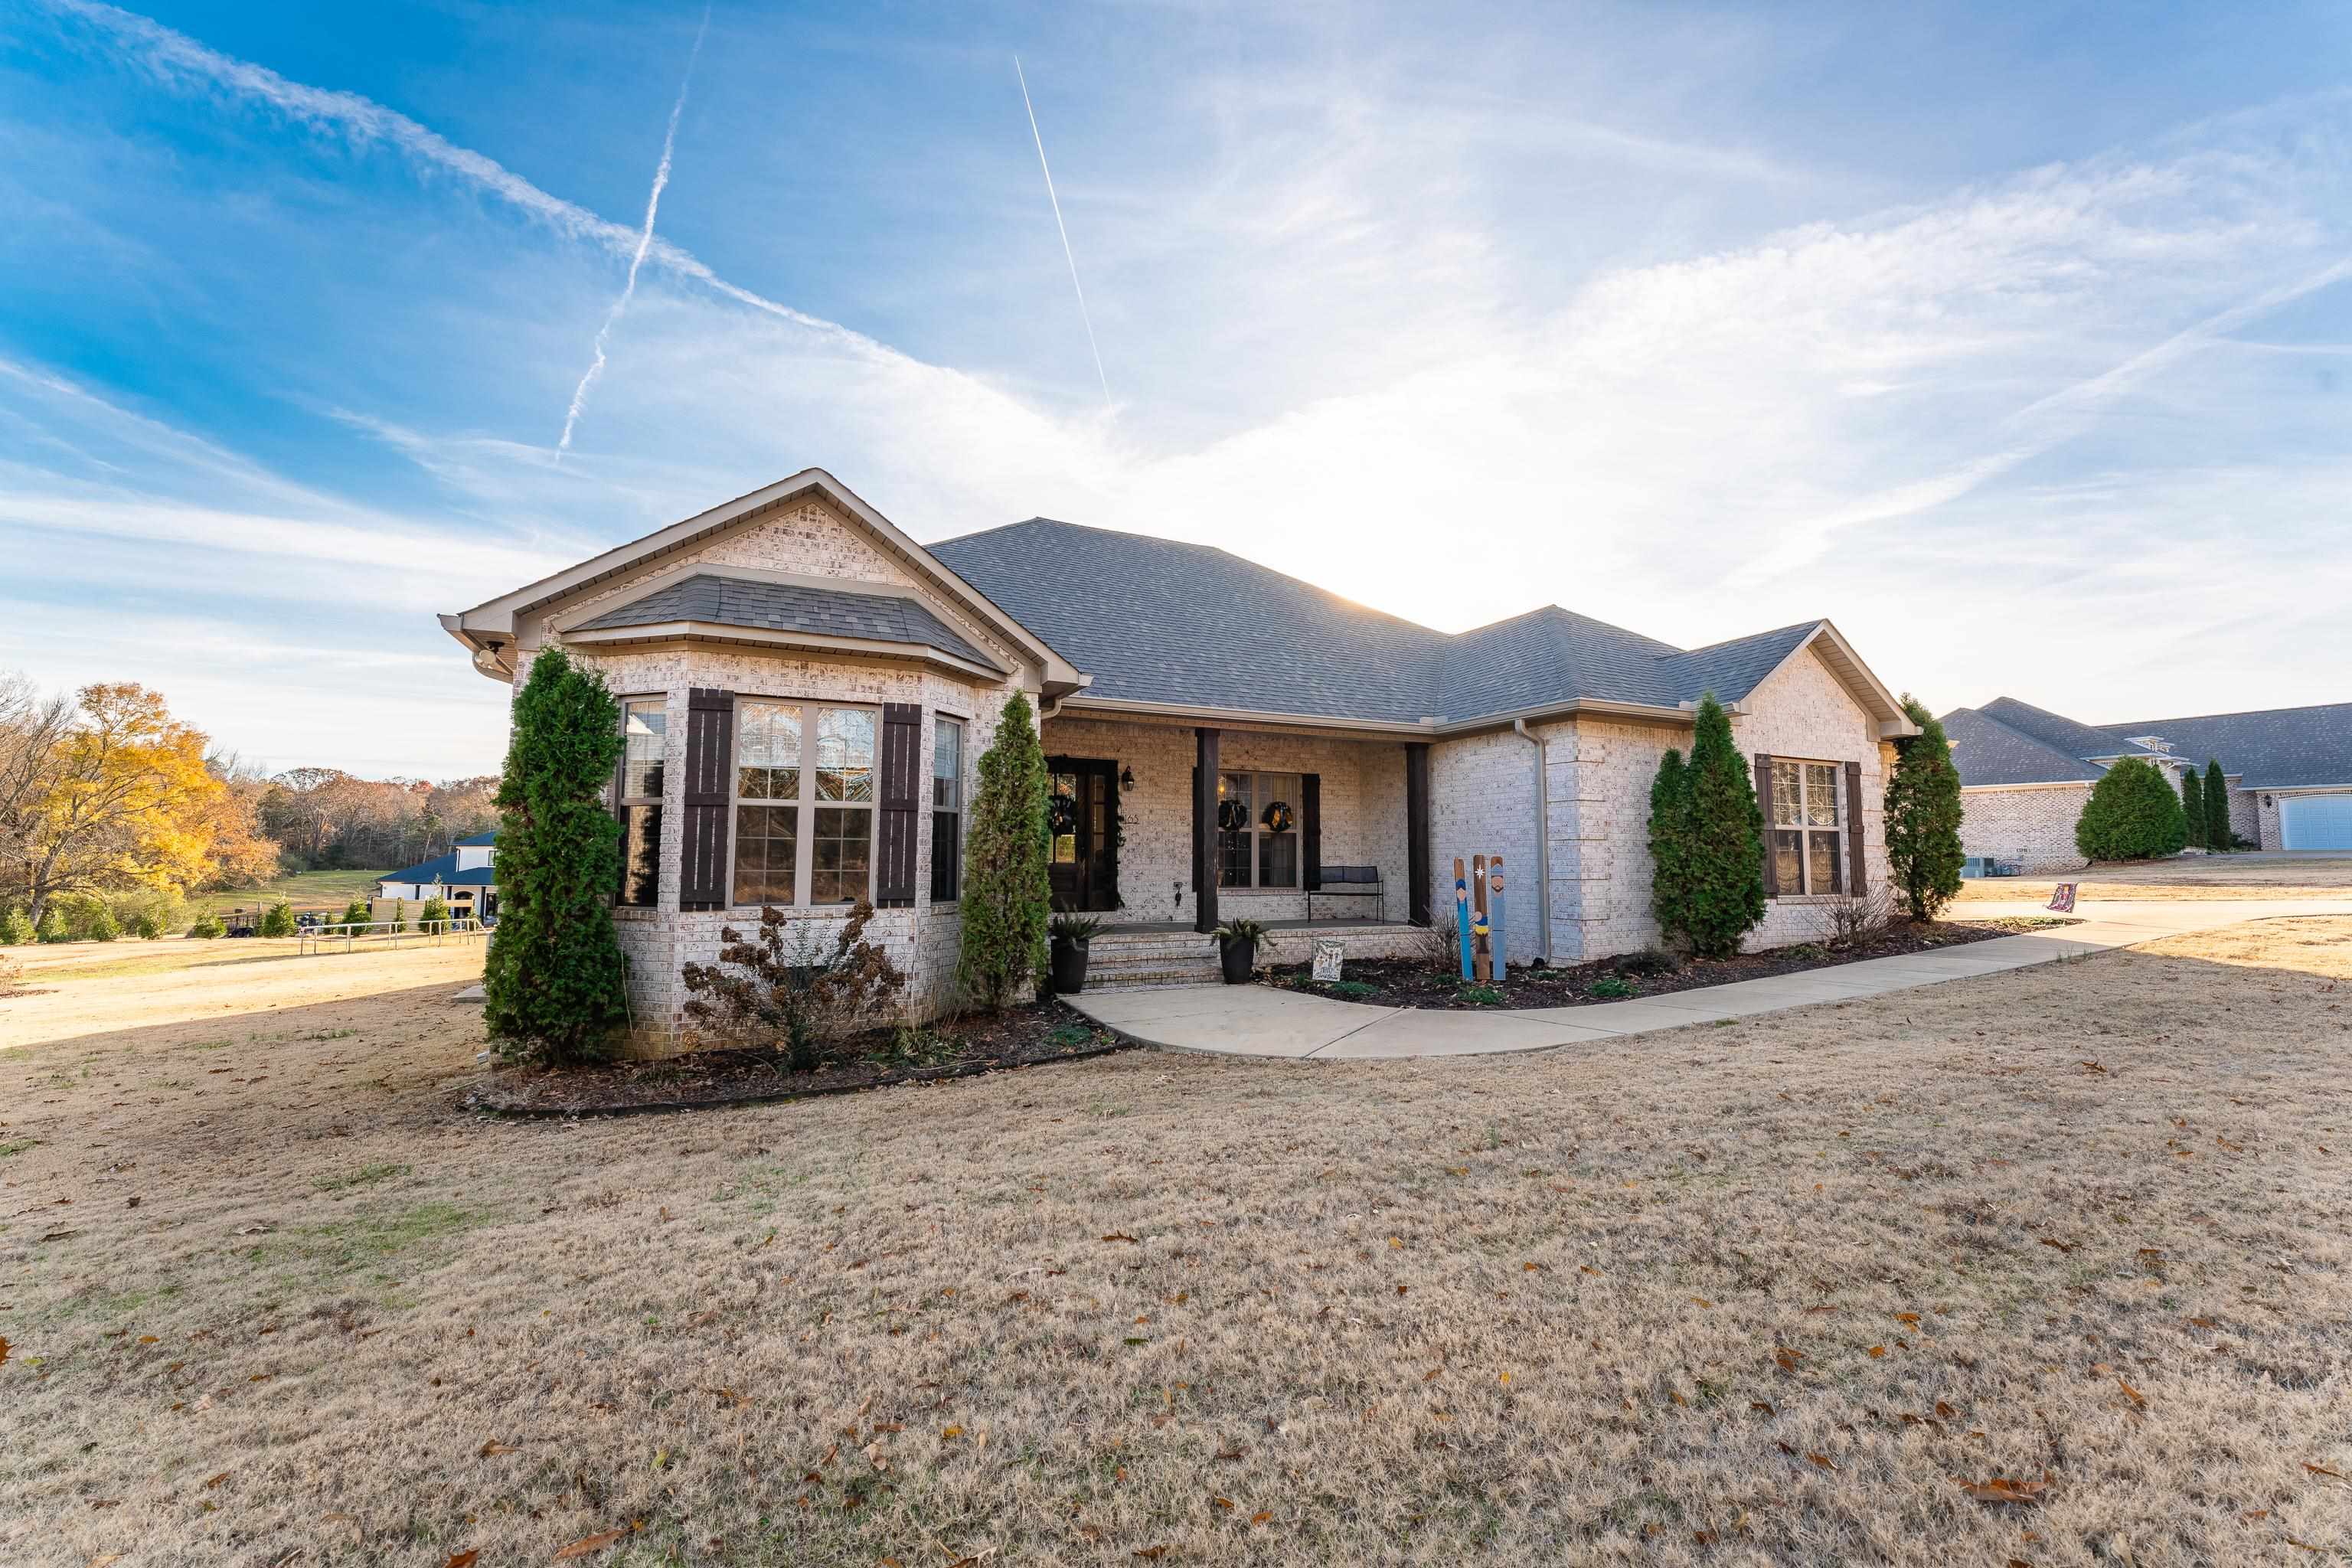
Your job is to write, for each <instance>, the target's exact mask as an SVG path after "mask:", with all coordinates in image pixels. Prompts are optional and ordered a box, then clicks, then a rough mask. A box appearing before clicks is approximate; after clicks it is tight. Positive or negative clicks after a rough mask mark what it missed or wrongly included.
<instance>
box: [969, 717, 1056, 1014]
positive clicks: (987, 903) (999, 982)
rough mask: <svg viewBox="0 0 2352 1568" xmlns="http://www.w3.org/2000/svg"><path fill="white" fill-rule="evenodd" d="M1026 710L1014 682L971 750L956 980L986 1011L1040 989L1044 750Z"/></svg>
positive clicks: (1045, 887) (1046, 898)
mask: <svg viewBox="0 0 2352 1568" xmlns="http://www.w3.org/2000/svg"><path fill="white" fill-rule="evenodd" d="M1034 712H1035V710H1034V709H1032V708H1031V707H1030V706H1029V699H1028V698H1027V697H1025V696H1024V695H1023V694H1022V693H1020V692H1018V691H1016V692H1014V693H1013V698H1012V700H1010V701H1008V702H1007V703H1005V705H1004V711H1003V714H1002V715H1001V716H1000V717H999V718H998V720H997V723H996V736H995V739H994V740H993V741H992V742H991V743H990V745H989V748H988V750H987V751H985V752H982V753H981V756H980V787H979V789H978V790H976V791H975V792H974V793H973V795H972V800H971V811H970V812H969V813H968V814H967V822H966V826H965V835H966V837H965V839H964V851H963V868H964V869H963V898H962V900H961V902H962V909H963V930H962V935H961V951H960V952H959V953H958V955H957V959H956V988H957V990H958V991H959V992H960V993H961V994H962V996H963V999H964V1000H965V1001H966V1002H967V1003H969V1004H970V1005H972V1006H975V1007H979V1008H981V1009H982V1010H983V1011H986V1012H991V1013H993V1012H998V1011H1001V1010H1002V1009H1003V1008H1004V1007H1005V1006H1006V1005H1010V1004H1012V1003H1016V1002H1026V1001H1028V1000H1030V999H1031V998H1032V997H1034V996H1036V995H1037V994H1040V993H1041V992H1042V991H1044V989H1045V981H1046V973H1047V971H1046V965H1047V962H1048V959H1049V957H1050V952H1051V950H1050V949H1049V947H1048V946H1047V944H1046V940H1045V921H1046V918H1047V915H1048V913H1049V911H1050V910H1051V909H1052V906H1053V889H1052V887H1051V885H1050V879H1049V878H1048V877H1047V875H1046V870H1045V859H1046V855H1047V853H1048V847H1049V839H1048V837H1047V830H1046V801H1045V797H1046V781H1045V748H1044V746H1043V745H1042V744H1041V743H1040V742H1039V740H1038V735H1037V726H1036V722H1035V719H1034Z"/></svg>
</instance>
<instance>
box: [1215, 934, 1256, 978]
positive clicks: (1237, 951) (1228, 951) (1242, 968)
mask: <svg viewBox="0 0 2352 1568" xmlns="http://www.w3.org/2000/svg"><path fill="white" fill-rule="evenodd" d="M1217 958H1218V961H1219V962H1220V963H1223V965H1224V967H1225V984H1228V985H1246V984H1249V979H1250V972H1251V971H1252V970H1254V969H1255V968H1256V967H1257V943H1255V942H1223V941H1221V942H1218V943H1217Z"/></svg>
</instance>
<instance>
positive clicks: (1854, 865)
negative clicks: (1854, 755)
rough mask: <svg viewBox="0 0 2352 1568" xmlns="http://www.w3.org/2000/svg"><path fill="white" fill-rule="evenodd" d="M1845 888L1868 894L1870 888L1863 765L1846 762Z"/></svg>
mask: <svg viewBox="0 0 2352 1568" xmlns="http://www.w3.org/2000/svg"><path fill="white" fill-rule="evenodd" d="M1845 818H1846V820H1845V848H1846V864H1847V866H1848V867H1849V868H1850V869H1849V870H1848V871H1847V873H1846V883H1845V890H1846V891H1847V892H1849V893H1866V892H1868V891H1869V890H1870V853H1869V850H1868V848H1867V847H1865V846H1864V843H1863V839H1862V764H1861V763H1846V765H1845Z"/></svg>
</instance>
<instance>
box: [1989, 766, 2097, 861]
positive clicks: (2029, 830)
mask: <svg viewBox="0 0 2352 1568" xmlns="http://www.w3.org/2000/svg"><path fill="white" fill-rule="evenodd" d="M2090 798H2091V786H2090V784H2088V783H2087V782H2086V783H2083V784H2064V785H2060V786H2055V787H2052V786H2046V785H2037V786H2034V787H2031V788H2026V787H2011V788H1995V787H1979V788H1976V789H1964V790H1962V791H1961V792H1960V807H1961V817H1960V849H1961V852H1962V853H1964V854H1968V855H1981V856H1990V857H1993V858H1999V859H2002V860H2015V861H2017V862H2019V863H2020V864H2021V865H2022V866H2023V868H2025V869H2026V870H2027V871H2029V872H2040V871H2077V870H2080V869H2082V868H2083V867H2084V865H2086V864H2088V862H2086V861H2085V860H2084V858H2083V857H2082V854H2081V852H2080V851H2078V850H2077V849H2076V848H2075V847H2074V824H2075V823H2076V822H2078V821H2080V820H2081V818H2082V816H2083V807H2084V805H2086V804H2087V803H2088V802H2089V801H2090Z"/></svg>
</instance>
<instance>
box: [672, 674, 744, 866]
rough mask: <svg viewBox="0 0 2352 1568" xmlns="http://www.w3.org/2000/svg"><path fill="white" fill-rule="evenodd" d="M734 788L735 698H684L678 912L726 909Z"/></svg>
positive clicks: (717, 694)
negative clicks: (682, 814)
mask: <svg viewBox="0 0 2352 1568" xmlns="http://www.w3.org/2000/svg"><path fill="white" fill-rule="evenodd" d="M734 787H735V694H734V693H733V692H731V691H713V690H707V689H704V688H702V687H696V688H695V689H692V690H691V691H688V693H687V694H686V790H685V796H686V799H685V805H686V819H685V821H684V822H682V823H681V824H679V829H680V831H679V836H678V838H679V842H678V875H677V907H678V908H679V909H681V910H723V909H725V908H726V907H727V902H728V890H729V884H730V882H731V881H732V880H733V873H734V862H733V861H732V860H730V858H728V854H727V842H728V832H727V827H728V820H727V819H728V813H729V811H730V809H731V803H732V801H733V797H734Z"/></svg>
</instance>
